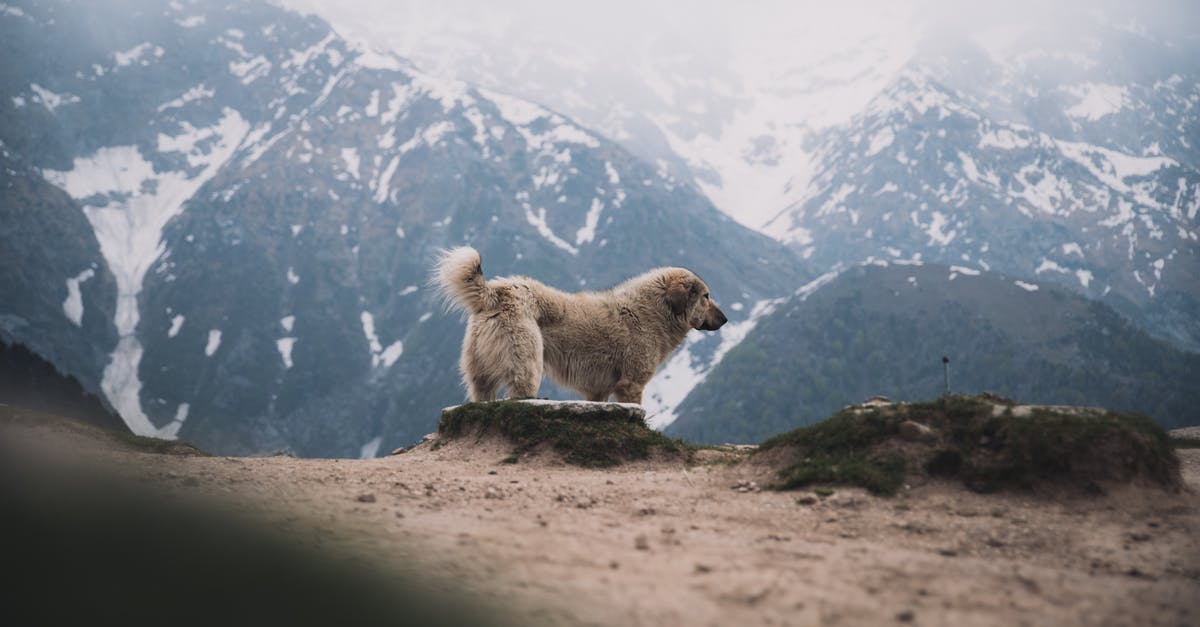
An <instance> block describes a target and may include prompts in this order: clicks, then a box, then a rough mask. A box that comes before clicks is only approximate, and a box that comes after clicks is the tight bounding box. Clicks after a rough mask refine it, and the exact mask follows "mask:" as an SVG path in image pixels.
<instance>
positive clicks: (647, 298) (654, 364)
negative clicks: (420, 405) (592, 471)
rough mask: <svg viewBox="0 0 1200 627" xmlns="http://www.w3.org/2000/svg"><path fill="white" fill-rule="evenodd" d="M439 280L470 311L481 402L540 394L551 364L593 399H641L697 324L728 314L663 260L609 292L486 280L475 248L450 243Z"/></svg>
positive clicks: (468, 372)
mask: <svg viewBox="0 0 1200 627" xmlns="http://www.w3.org/2000/svg"><path fill="white" fill-rule="evenodd" d="M434 282H435V283H436V284H437V285H438V287H439V288H440V289H441V290H442V293H443V294H444V295H445V296H446V298H447V301H448V302H449V303H451V304H452V305H454V306H457V307H458V308H461V309H462V310H464V311H466V312H467V313H468V314H469V317H468V319H467V333H466V337H465V338H463V349H462V359H461V361H460V363H459V366H460V368H461V369H462V374H463V382H464V383H465V384H466V386H467V391H468V393H469V394H470V397H471V400H472V401H487V400H493V399H495V398H496V395H497V394H498V392H499V391H500V388H501V387H502V386H503V387H504V388H506V390H507V394H508V396H510V397H528V396H536V395H537V391H538V386H539V384H540V383H541V380H542V373H543V371H544V372H545V373H546V374H548V375H549V376H550V378H551V379H552V380H554V381H555V382H556V383H558V384H559V385H562V386H564V387H568V388H571V389H574V390H576V391H578V392H579V393H580V394H581V395H582V396H583V398H584V399H586V400H589V401H605V400H608V399H609V397H610V396H615V397H616V400H618V401H621V402H625V403H641V402H642V390H643V389H644V388H645V387H646V383H648V382H649V381H650V377H652V376H654V372H655V370H657V369H658V367H659V366H660V365H661V364H662V363H663V362H664V361H666V359H667V357H669V356H670V354H671V353H672V352H673V351H674V350H675V349H676V348H678V347H679V345H680V344H681V343H682V342H683V338H684V336H686V335H687V333H688V331H689V330H691V329H699V330H702V331H715V330H717V329H719V328H720V327H721V325H723V324H725V321H726V319H725V314H724V313H722V312H721V310H720V309H719V308H718V307H717V305H716V304H715V303H713V302H712V299H711V298H710V297H709V293H708V286H707V285H705V283H704V281H701V280H700V278H699V277H697V276H696V275H695V274H693V273H692V272H691V271H689V270H685V269H683V268H658V269H655V270H651V271H649V272H647V273H645V274H643V275H641V276H638V277H634V278H632V279H629V280H628V281H626V282H624V283H622V284H620V285H618V286H616V287H614V288H612V289H611V290H608V291H605V292H579V293H575V294H568V293H566V292H563V291H560V290H557V289H554V288H552V287H549V286H546V285H543V284H542V283H540V282H538V281H536V280H534V279H530V278H527V277H501V278H496V279H492V280H490V281H488V280H485V279H484V278H483V270H482V264H481V261H480V258H479V253H478V252H477V251H476V250H475V249H474V248H470V247H460V248H454V249H452V250H445V251H442V253H441V257H440V258H439V259H438V262H437V267H436V269H435V276H434Z"/></svg>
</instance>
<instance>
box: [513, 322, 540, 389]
mask: <svg viewBox="0 0 1200 627" xmlns="http://www.w3.org/2000/svg"><path fill="white" fill-rule="evenodd" d="M509 332H510V335H509V340H510V342H511V345H510V350H511V352H510V353H509V355H508V358H509V361H508V396H510V397H517V398H528V397H533V396H537V392H538V387H539V386H541V383H542V367H543V366H542V332H541V330H539V329H538V328H537V324H536V323H533V322H529V323H526V324H519V325H513V326H512V327H511V328H510V329H509Z"/></svg>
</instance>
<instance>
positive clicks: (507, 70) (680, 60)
mask: <svg viewBox="0 0 1200 627" xmlns="http://www.w3.org/2000/svg"><path fill="white" fill-rule="evenodd" d="M280 1H281V3H282V4H285V5H287V6H290V7H294V8H297V9H300V10H303V11H309V12H313V13H315V14H318V15H321V16H322V17H324V18H325V19H328V20H329V21H330V22H331V23H332V24H333V25H334V27H335V28H337V29H338V30H339V32H340V33H342V34H343V35H345V36H347V37H349V38H351V39H353V40H355V41H361V42H364V44H365V45H368V46H373V47H376V48H378V49H380V50H388V51H393V52H395V53H397V54H399V55H401V56H403V57H405V58H407V59H411V60H412V61H413V62H414V63H416V64H417V65H418V66H420V67H422V68H425V69H427V70H428V71H431V72H434V73H437V74H439V75H443V76H455V77H458V78H461V79H464V80H468V81H471V82H473V83H476V84H480V85H484V86H488V87H491V88H493V89H498V90H503V91H506V92H509V93H513V94H516V95H520V96H522V97H525V98H529V99H531V100H534V101H536V102H542V103H545V104H547V105H548V106H550V107H552V108H554V109H557V110H560V111H564V112H566V113H567V114H569V115H570V116H572V117H573V118H575V119H578V120H580V121H581V123H583V124H584V125H586V126H588V127H591V128H594V129H596V130H597V131H598V132H600V133H602V134H604V135H605V136H607V137H610V138H612V139H614V140H616V141H617V142H618V143H621V144H622V145H624V146H625V147H627V148H629V149H630V150H632V151H633V152H634V153H635V154H638V155H639V156H641V157H642V158H644V159H645V160H647V161H650V162H652V163H656V164H658V167H659V168H661V169H662V170H663V171H665V172H670V173H672V174H673V175H675V176H677V177H679V178H681V179H688V180H694V181H696V182H697V183H698V184H699V185H700V186H701V188H702V189H703V190H704V191H705V193H706V194H707V195H708V196H709V198H710V199H712V200H713V202H714V203H716V204H717V206H718V207H719V208H721V209H722V210H724V211H725V212H726V213H728V214H729V215H731V216H733V217H734V219H736V220H738V221H739V222H741V223H742V224H745V225H748V226H750V227H751V228H760V227H761V226H762V225H763V224H764V223H765V222H766V221H767V220H768V219H770V218H771V217H772V216H773V215H775V214H776V213H778V211H779V210H780V209H781V208H782V207H784V206H786V205H788V204H790V203H791V202H794V201H796V200H798V199H800V198H802V197H803V194H804V192H805V189H806V188H805V176H806V175H807V173H809V172H811V171H812V169H813V168H814V167H815V165H816V164H815V162H814V161H813V159H814V156H815V154H814V152H813V148H814V147H813V145H812V140H813V139H814V136H815V135H816V133H818V132H820V131H823V130H826V129H829V128H831V127H834V126H836V125H839V124H842V123H845V122H847V121H849V119H850V117H851V116H852V115H853V114H854V113H855V112H857V111H859V110H861V109H862V107H863V106H864V105H865V104H866V103H867V101H868V100H870V98H871V97H872V96H873V95H874V94H875V93H877V92H878V91H879V90H880V89H881V88H883V87H884V86H885V85H886V84H887V82H888V80H890V78H891V77H892V76H894V75H895V73H896V72H898V71H899V70H900V68H901V67H902V66H903V64H904V63H905V62H906V61H907V59H908V58H909V57H910V56H911V55H912V53H913V51H914V49H915V45H916V43H917V40H916V36H917V33H918V32H919V31H920V28H921V27H920V26H919V24H918V23H917V22H916V20H917V19H918V13H919V9H920V6H919V3H917V4H914V3H878V2H869V1H868V2H864V1H862V0H855V1H852V2H846V3H838V4H837V5H831V4H830V3H821V2H779V1H773V0H772V1H769V2H755V3H749V4H746V3H743V4H727V5H721V4H713V3H705V4H703V5H701V6H681V5H679V4H678V3H675V2H663V1H655V0H652V1H649V2H612V3H603V4H595V5H587V4H581V3H554V2H539V1H537V0H534V1H531V2H520V3H491V4H489V3H483V4H480V3H477V2H469V1H460V0H448V1H446V2H438V3H433V4H431V3H428V2H415V1H398V2H378V1H376V0H352V1H350V2H347V3H340V4H338V5H336V6H335V5H331V4H329V3H324V2H321V1H320V0H280Z"/></svg>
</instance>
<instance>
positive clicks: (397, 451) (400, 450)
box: [391, 446, 408, 455]
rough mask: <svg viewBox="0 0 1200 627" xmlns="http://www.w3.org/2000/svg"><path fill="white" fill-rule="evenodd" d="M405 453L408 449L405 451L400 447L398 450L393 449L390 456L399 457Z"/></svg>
mask: <svg viewBox="0 0 1200 627" xmlns="http://www.w3.org/2000/svg"><path fill="white" fill-rule="evenodd" d="M407 452H408V449H406V448H404V447H403V446H401V447H400V448H398V449H395V450H394V451H392V453H391V454H392V455H399V454H401V453H407Z"/></svg>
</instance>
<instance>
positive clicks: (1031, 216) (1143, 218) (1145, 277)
mask: <svg viewBox="0 0 1200 627" xmlns="http://www.w3.org/2000/svg"><path fill="white" fill-rule="evenodd" d="M1196 78H1200V75H1197V76H1195V77H1193V78H1191V79H1186V80H1185V79H1183V78H1181V77H1180V75H1178V74H1173V75H1171V76H1170V77H1166V78H1165V79H1164V80H1163V81H1160V82H1158V83H1157V84H1156V85H1153V86H1150V87H1148V89H1147V90H1145V92H1144V93H1143V97H1144V99H1142V100H1140V101H1139V102H1140V103H1141V104H1140V106H1142V107H1149V106H1151V105H1157V106H1164V105H1163V103H1164V102H1171V101H1173V100H1178V101H1180V102H1182V103H1183V106H1182V107H1181V108H1183V109H1184V110H1185V111H1186V110H1187V109H1188V108H1194V107H1196V106H1197V105H1200V83H1197V82H1196ZM1193 100H1194V102H1193ZM1143 114H1144V112H1143ZM1130 115H1137V113H1131V114H1130ZM1186 123H1187V124H1191V125H1192V127H1194V129H1195V130H1197V131H1200V115H1196V116H1194V119H1191V120H1188V121H1187V122H1186ZM1079 134H1083V133H1082V129H1081V131H1080V133H1079ZM1166 135H1168V134H1167V133H1164V134H1163V137H1162V139H1163V140H1166V139H1167V137H1166ZM1172 138H1173V139H1182V140H1183V141H1185V142H1186V141H1187V140H1186V136H1178V137H1177V138H1176V137H1172ZM1154 145H1155V146H1159V147H1160V148H1155V149H1153V150H1148V151H1144V152H1146V153H1149V154H1142V153H1141V152H1138V153H1133V152H1125V151H1124V150H1128V148H1125V149H1124V150H1123V149H1122V148H1120V147H1106V146H1103V145H1098V144H1094V143H1089V142H1087V141H1082V140H1081V139H1080V138H1078V137H1074V136H1067V137H1055V136H1052V135H1050V134H1048V133H1046V132H1045V131H1039V130H1037V129H1036V128H1033V127H1030V126H1027V125H1024V124H1020V123H1015V122H1006V121H1002V120H998V119H995V118H992V117H990V116H989V114H988V112H987V109H985V108H983V107H978V106H975V104H974V102H973V99H972V98H971V97H970V95H969V94H964V93H962V92H959V91H957V90H954V89H953V88H951V87H949V86H947V85H945V84H943V83H939V82H938V81H936V80H935V79H933V78H932V77H931V76H930V75H929V74H928V73H926V72H922V71H918V70H914V71H911V72H909V73H906V74H905V75H904V76H902V77H901V78H899V79H897V80H896V81H895V82H894V83H893V84H892V85H891V86H889V88H888V89H887V90H885V91H884V92H882V93H881V94H880V95H879V96H878V97H877V98H876V99H875V100H873V101H872V103H871V105H870V106H869V107H868V108H867V110H866V111H865V112H864V113H863V114H861V115H859V116H857V117H856V118H855V121H854V123H853V124H852V125H851V126H850V127H849V128H848V129H847V130H846V131H843V132H839V133H836V134H830V135H829V137H828V143H827V144H826V145H825V146H824V149H823V151H822V154H823V159H822V166H821V169H820V173H819V174H818V176H817V178H816V180H815V182H814V187H815V188H816V189H817V190H818V191H817V193H816V194H815V195H814V196H812V197H811V198H810V199H808V200H806V201H805V202H803V203H799V204H796V205H793V206H791V207H788V208H787V209H786V210H785V211H784V212H782V213H781V214H780V215H779V216H777V217H776V218H775V220H773V221H772V222H771V223H770V224H769V225H768V229H769V230H771V231H772V232H774V233H775V234H776V235H777V236H778V237H780V238H781V239H782V240H784V241H787V242H789V243H791V244H792V245H794V246H796V247H797V248H798V249H800V250H801V251H802V254H803V256H804V257H805V258H807V259H809V260H810V261H812V262H814V263H815V264H816V265H817V266H826V267H827V266H833V265H837V264H846V263H853V262H854V261H856V260H858V259H859V258H866V257H872V256H873V257H876V258H880V259H894V258H903V259H908V258H914V257H915V258H917V259H924V260H926V261H932V262H937V263H946V264H961V265H968V266H971V267H974V268H980V269H985V270H989V269H994V270H997V271H1002V272H1005V273H1008V274H1012V275H1015V276H1022V277H1027V278H1030V279H1037V280H1043V281H1052V282H1055V283H1059V284H1066V285H1068V286H1069V287H1072V288H1073V289H1074V290H1075V291H1077V292H1080V293H1083V294H1085V295H1088V296H1090V297H1093V298H1097V299H1102V300H1105V301H1106V302H1108V303H1110V304H1112V305H1113V306H1114V307H1115V308H1117V309H1118V310H1120V311H1122V312H1123V313H1125V314H1126V315H1129V316H1131V317H1133V318H1134V319H1136V320H1138V321H1139V322H1141V323H1142V324H1143V325H1144V326H1145V327H1146V328H1148V329H1151V330H1152V331H1154V332H1156V334H1157V335H1160V336H1163V337H1166V338H1168V339H1170V340H1172V341H1174V342H1175V343H1177V344H1178V345H1180V346H1183V347H1186V348H1190V349H1193V350H1195V349H1197V348H1200V317H1197V315H1196V314H1197V312H1200V256H1198V255H1200V244H1198V239H1200V222H1198V221H1197V212H1198V211H1200V170H1198V169H1197V167H1196V165H1195V164H1196V161H1195V158H1194V157H1193V156H1192V155H1190V154H1188V151H1187V150H1186V149H1184V150H1180V151H1173V152H1172V153H1169V154H1164V152H1165V151H1164V150H1163V149H1161V146H1163V145H1165V141H1163V142H1154ZM1175 145H1176V146H1180V147H1182V145H1181V144H1178V143H1176V144H1175Z"/></svg>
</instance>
